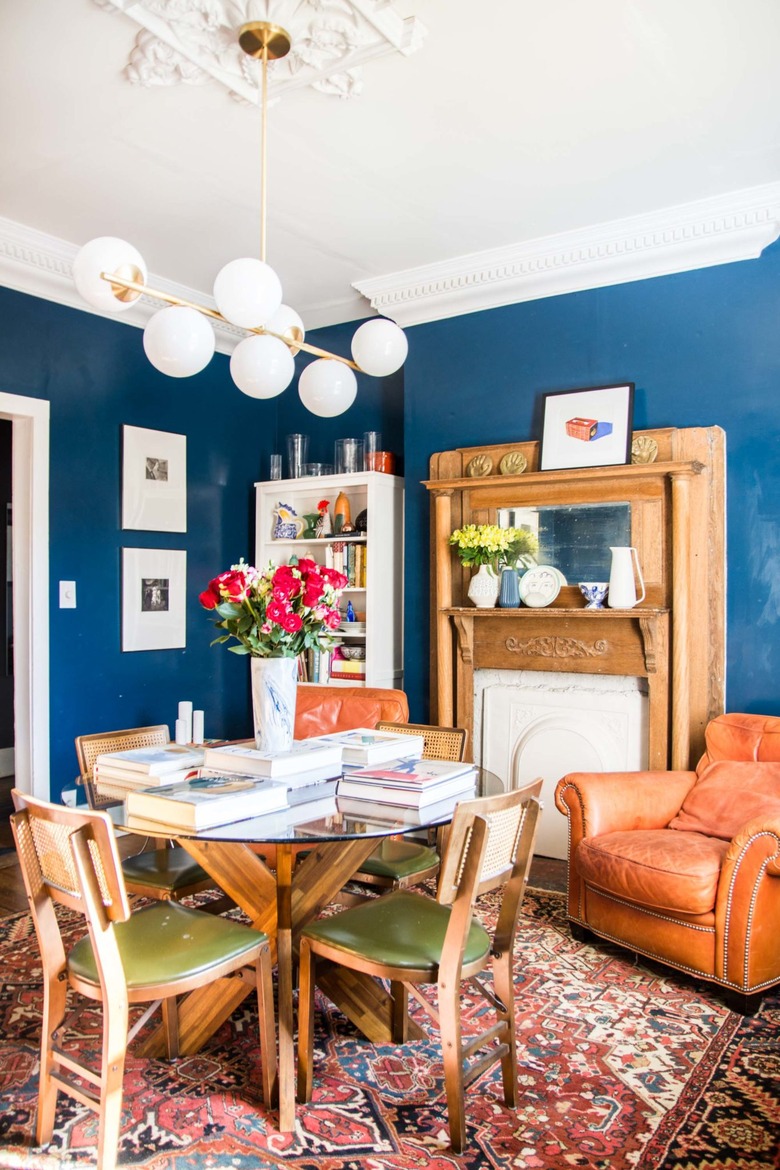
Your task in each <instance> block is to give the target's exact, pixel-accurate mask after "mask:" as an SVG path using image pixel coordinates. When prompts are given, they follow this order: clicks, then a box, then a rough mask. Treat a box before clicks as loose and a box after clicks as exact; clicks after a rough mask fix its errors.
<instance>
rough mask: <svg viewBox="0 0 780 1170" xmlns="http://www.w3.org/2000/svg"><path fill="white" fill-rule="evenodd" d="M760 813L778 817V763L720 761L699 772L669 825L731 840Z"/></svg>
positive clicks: (779, 774)
mask: <svg viewBox="0 0 780 1170" xmlns="http://www.w3.org/2000/svg"><path fill="white" fill-rule="evenodd" d="M762 814H766V815H769V816H777V817H780V763H777V764H775V763H758V762H754V761H751V762H749V763H748V762H744V761H741V762H734V761H732V760H719V761H718V762H717V763H715V764H710V765H709V767H707V768H705V769H704V771H703V772H702V773H701V775H700V777H699V779H698V780H697V781H696V783H695V784H694V786H693V788H692V789H691V790H690V792H689V793H688V795H687V796H686V798H685V800H684V802H683V806H682V808H681V809H680V811H679V813H678V814H677V816H676V817H674V818H673V819H672V820H671V821H670V822H669V828H670V829H682V830H684V831H685V832H689V833H705V834H706V835H707V836H710V837H721V838H722V839H723V840H724V841H730V840H731V839H732V837H736V835H737V833H738V832H739V830H740V829H741V828H742V826H743V825H745V824H747V822H748V821H750V820H753V818H754V817H758V816H761V815H762Z"/></svg>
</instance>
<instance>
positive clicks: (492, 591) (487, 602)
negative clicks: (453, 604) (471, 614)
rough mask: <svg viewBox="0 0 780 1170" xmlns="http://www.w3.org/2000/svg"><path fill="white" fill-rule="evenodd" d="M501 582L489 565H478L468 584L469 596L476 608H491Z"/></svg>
mask: <svg viewBox="0 0 780 1170" xmlns="http://www.w3.org/2000/svg"><path fill="white" fill-rule="evenodd" d="M500 586H501V582H500V580H499V578H498V577H497V576H496V574H495V573H494V572H493V570H492V569H491V567H490V565H480V566H479V569H478V570H477V572H476V573H475V574H474V576H473V577H472V578H471V582H470V584H469V598H470V599H471V601H473V602H474V604H475V605H476V607H477V609H493V608H494V607H495V604H496V600H497V598H498V590H499V588H500Z"/></svg>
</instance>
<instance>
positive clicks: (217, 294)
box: [73, 21, 408, 418]
mask: <svg viewBox="0 0 780 1170" xmlns="http://www.w3.org/2000/svg"><path fill="white" fill-rule="evenodd" d="M238 42H239V45H240V46H241V48H242V49H243V51H244V52H245V53H247V54H248V55H249V56H250V57H252V58H254V59H255V60H259V61H261V62H262V88H261V95H262V184H261V200H260V203H261V212H260V221H261V232H260V259H259V260H258V259H254V258H251V257H243V258H241V259H238V260H231V261H230V262H229V263H228V264H226V265H225V266H224V268H222V269H221V270H220V272H219V273H218V274H217V278H216V280H215V281H214V300H215V302H216V305H217V308H216V309H211V308H208V307H206V306H204V305H198V304H195V303H193V302H192V301H186V300H182V299H181V298H180V297H176V296H173V295H171V294H169V293H164V292H161V291H160V290H158V289H154V288H150V287H149V286H148V285H147V283H146V279H147V270H146V264H145V263H144V260H143V257H142V256H141V255H140V253H139V252H138V251H137V250H136V249H135V248H134V247H133V246H132V244H128V243H127V242H126V241H125V240H120V239H117V238H116V237H114V236H101V237H99V238H98V239H95V240H91V241H90V242H89V243H88V244H85V245H84V247H83V248H81V250H80V251H79V252H78V254H77V255H76V257H75V259H74V261H73V278H74V280H75V283H76V287H77V289H78V291H79V293H80V294H81V296H82V297H83V298H84V300H85V301H87V302H88V304H90V305H92V306H93V307H94V308H96V309H100V310H102V311H104V312H105V311H108V312H118V313H121V312H122V311H123V310H125V309H127V308H129V307H130V305H132V304H133V303H134V302H135V301H137V300H138V298H139V297H140V296H142V295H145V296H148V297H152V298H154V299H155V300H158V301H162V302H163V303H164V304H165V305H166V307H165V308H163V309H160V310H158V312H156V313H155V314H154V316H153V317H150V319H149V321H148V322H147V325H146V328H145V329H144V350H145V352H146V356H147V357H148V359H149V361H150V362H151V363H152V365H153V366H154V367H155V368H156V369H158V370H160V371H161V372H162V373H164V374H168V375H169V376H170V377H173V378H185V377H189V376H191V375H192V374H197V373H200V371H201V370H202V369H204V368H205V366H207V365H208V363H209V362H210V361H211V358H212V357H213V355H214V350H215V348H216V338H215V335H214V330H213V328H212V326H211V325H210V323H209V318H211V319H213V320H216V321H223V322H229V323H230V324H232V325H237V326H239V327H240V328H242V329H245V330H246V331H247V333H248V336H247V337H245V338H244V339H243V340H242V341H240V342H239V343H238V345H237V346H236V348H235V349H234V351H233V354H232V356H231V358H230V374H231V377H232V378H233V381H234V382H235V384H236V385H237V386H238V388H239V390H241V391H242V392H243V393H244V394H248V395H249V396H250V397H252V398H274V397H275V396H276V395H277V394H281V393H282V391H283V390H285V389H286V388H287V386H289V384H290V382H291V381H292V379H293V376H294V374H295V362H294V357H295V354H297V353H298V352H299V351H300V350H303V352H304V353H310V354H312V355H313V356H314V357H315V358H316V360H315V361H313V362H310V363H309V365H307V366H306V367H305V369H304V370H303V371H302V373H301V376H300V378H299V380H298V394H299V396H300V398H301V401H302V402H303V405H304V406H305V407H306V408H307V410H310V411H311V412H312V413H313V414H316V415H320V416H321V417H323V418H329V417H332V416H335V415H338V414H343V412H344V411H345V410H347V409H348V408H349V407H350V406H351V405H352V403H353V402H354V400H355V395H356V394H357V379H356V378H355V373H354V371H355V370H357V371H358V372H359V373H365V374H369V375H371V376H373V377H384V376H386V375H387V374H392V373H395V371H396V370H398V369H400V367H401V366H402V365H403V363H404V361H405V360H406V355H407V352H408V345H407V341H406V335H405V334H404V332H403V330H402V329H399V327H398V326H397V325H396V324H395V323H394V322H393V321H388V320H386V319H385V318H380V317H377V318H373V319H371V320H369V321H365V322H364V323H363V324H362V325H361V326H359V328H358V329H357V330H356V332H355V334H354V336H353V338H352V346H351V348H352V359H353V360H350V359H349V358H345V357H340V356H339V355H338V354H333V353H329V352H328V351H327V350H324V349H320V348H318V347H317V346H315V345H310V344H309V343H308V342H306V341H305V333H304V327H303V322H302V320H301V318H300V317H299V315H298V314H297V313H296V312H295V310H294V309H291V308H290V307H289V306H287V305H284V304H282V286H281V282H280V280H279V277H278V276H277V275H276V273H275V272H274V270H273V268H271V267H270V265H269V264H267V263H266V258H265V257H266V200H267V165H266V154H267V142H266V139H267V109H268V62H269V61H277V60H279V59H280V58H282V57H285V56H286V55H287V53H288V52H289V51H290V44H291V42H290V36H289V34H288V33H287V32H286V31H285V30H284V29H283V28H280V27H279V26H278V25H275V24H271V23H270V22H268V21H252V22H250V23H249V24H245V25H243V26H242V27H241V29H240V30H239V36H238Z"/></svg>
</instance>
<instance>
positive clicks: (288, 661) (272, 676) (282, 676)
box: [251, 658, 298, 752]
mask: <svg viewBox="0 0 780 1170" xmlns="http://www.w3.org/2000/svg"><path fill="white" fill-rule="evenodd" d="M251 664H252V665H251V672H252V711H253V714H254V724H255V743H256V745H257V750H258V751H261V752H289V751H290V749H291V748H292V742H293V733H294V730H295V698H296V694H297V689H298V659H297V658H252V659H251Z"/></svg>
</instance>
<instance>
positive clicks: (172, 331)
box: [144, 305, 216, 378]
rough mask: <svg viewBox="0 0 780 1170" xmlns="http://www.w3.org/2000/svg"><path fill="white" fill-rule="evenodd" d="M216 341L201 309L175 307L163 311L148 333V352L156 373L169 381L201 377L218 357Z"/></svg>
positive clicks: (152, 322)
mask: <svg viewBox="0 0 780 1170" xmlns="http://www.w3.org/2000/svg"><path fill="white" fill-rule="evenodd" d="M215 345H216V338H215V336H214V330H213V329H212V328H211V325H210V324H209V322H208V321H207V320H206V318H205V317H204V316H203V314H202V313H199V312H198V311H197V309H189V308H187V307H186V306H184V305H175V306H173V308H170V309H160V311H159V312H158V313H155V314H154V316H153V317H150V318H149V320H148V321H147V323H146V328H145V329H144V350H145V351H146V356H147V357H148V359H149V361H150V362H151V363H152V365H153V366H154V368H155V369H156V370H159V371H160V372H161V373H163V374H167V375H168V377H169V378H189V377H190V375H191V374H199V373H200V371H201V370H202V369H203V368H204V367H205V366H207V365H208V364H209V362H210V361H211V359H212V358H213V356H214V348H215Z"/></svg>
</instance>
